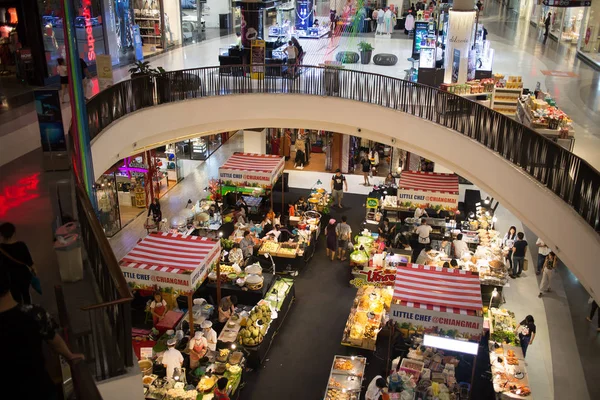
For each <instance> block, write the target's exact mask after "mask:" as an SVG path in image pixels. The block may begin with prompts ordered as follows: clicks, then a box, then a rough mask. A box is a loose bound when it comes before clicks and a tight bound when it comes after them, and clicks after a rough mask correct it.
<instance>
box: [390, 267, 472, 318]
mask: <svg viewBox="0 0 600 400" xmlns="http://www.w3.org/2000/svg"><path fill="white" fill-rule="evenodd" d="M394 301H396V302H399V303H400V304H401V305H403V306H408V307H412V308H419V309H423V310H431V311H441V312H446V313H453V314H462V315H476V314H477V313H478V312H481V310H482V308H483V305H482V300H481V286H480V283H479V274H478V273H476V272H469V271H462V270H459V269H450V268H442V267H434V266H429V265H419V264H408V265H407V266H399V267H398V268H397V272H396V282H395V284H394Z"/></svg>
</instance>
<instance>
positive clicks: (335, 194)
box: [331, 168, 348, 208]
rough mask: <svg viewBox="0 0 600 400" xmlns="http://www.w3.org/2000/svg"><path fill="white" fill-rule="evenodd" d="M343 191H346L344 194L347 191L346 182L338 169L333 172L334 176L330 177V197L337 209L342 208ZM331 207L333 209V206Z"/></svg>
mask: <svg viewBox="0 0 600 400" xmlns="http://www.w3.org/2000/svg"><path fill="white" fill-rule="evenodd" d="M344 189H346V192H347V191H348V182H347V181H346V177H345V176H344V175H342V172H341V171H340V169H339V168H338V169H336V170H335V175H333V176H332V177H331V197H332V199H333V201H334V202H337V207H338V208H343V207H342V199H343V198H344ZM333 207H335V204H334V205H333Z"/></svg>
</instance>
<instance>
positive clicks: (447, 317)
mask: <svg viewBox="0 0 600 400" xmlns="http://www.w3.org/2000/svg"><path fill="white" fill-rule="evenodd" d="M390 317H391V319H392V320H394V321H396V323H397V326H398V328H399V329H400V331H403V330H406V331H407V332H403V334H404V333H406V335H405V337H408V335H409V334H410V333H413V332H418V333H421V334H426V333H429V334H434V335H443V336H448V337H451V338H455V339H456V338H462V339H467V340H470V341H477V342H478V341H479V339H480V338H481V334H482V332H483V317H482V316H477V315H463V314H454V313H448V312H441V311H435V310H427V309H420V308H414V307H408V306H403V305H401V304H392V305H391V307H390Z"/></svg>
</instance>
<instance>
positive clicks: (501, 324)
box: [489, 308, 519, 346]
mask: <svg viewBox="0 0 600 400" xmlns="http://www.w3.org/2000/svg"><path fill="white" fill-rule="evenodd" d="M489 315H490V339H491V340H492V341H494V342H497V343H506V344H510V345H515V346H517V345H519V337H518V335H517V334H516V329H517V321H516V320H515V314H514V313H513V312H512V311H509V310H506V309H498V308H491V309H490V310H489Z"/></svg>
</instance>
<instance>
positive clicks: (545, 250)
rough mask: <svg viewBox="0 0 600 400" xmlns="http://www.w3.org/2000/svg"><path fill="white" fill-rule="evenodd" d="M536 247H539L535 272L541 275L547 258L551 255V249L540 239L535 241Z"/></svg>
mask: <svg viewBox="0 0 600 400" xmlns="http://www.w3.org/2000/svg"><path fill="white" fill-rule="evenodd" d="M535 245H536V246H537V247H538V256H537V268H536V270H535V274H536V275H539V274H540V273H541V272H542V268H543V267H544V262H545V261H546V257H547V256H548V254H550V248H549V247H548V246H546V243H544V242H543V241H542V239H540V238H538V239H537V240H536V241H535Z"/></svg>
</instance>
